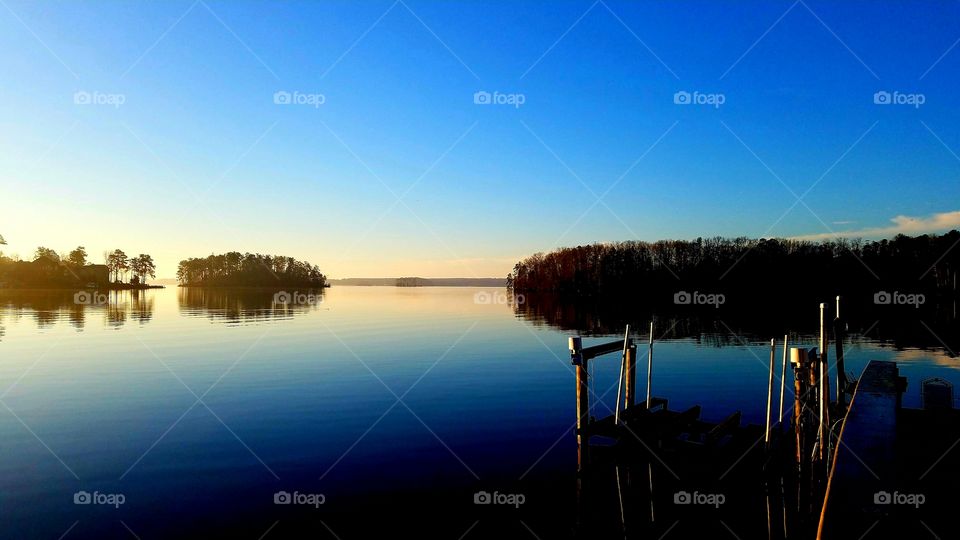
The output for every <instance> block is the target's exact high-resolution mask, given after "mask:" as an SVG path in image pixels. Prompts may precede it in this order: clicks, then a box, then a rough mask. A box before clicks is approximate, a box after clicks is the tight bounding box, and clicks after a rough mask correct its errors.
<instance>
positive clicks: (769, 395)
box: [763, 339, 777, 450]
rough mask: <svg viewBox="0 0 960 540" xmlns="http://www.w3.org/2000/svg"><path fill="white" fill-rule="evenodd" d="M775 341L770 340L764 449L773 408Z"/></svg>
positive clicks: (767, 442) (767, 443) (766, 443)
mask: <svg viewBox="0 0 960 540" xmlns="http://www.w3.org/2000/svg"><path fill="white" fill-rule="evenodd" d="M776 346H777V340H776V339H770V377H769V379H768V380H767V427H766V431H764V435H763V444H764V447H765V448H766V449H767V450H769V449H770V409H771V407H773V365H774V363H775V361H774V351H775V350H776Z"/></svg>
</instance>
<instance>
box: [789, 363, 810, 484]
mask: <svg viewBox="0 0 960 540" xmlns="http://www.w3.org/2000/svg"><path fill="white" fill-rule="evenodd" d="M790 363H791V364H792V365H793V395H794V403H793V427H794V431H795V432H796V436H797V465H798V466H799V465H801V464H802V463H803V447H804V444H805V442H806V441H805V437H804V433H803V432H804V426H803V409H804V394H805V393H806V386H807V385H806V381H807V379H806V375H807V373H806V351H804V350H803V349H800V348H798V347H793V348H792V349H790Z"/></svg>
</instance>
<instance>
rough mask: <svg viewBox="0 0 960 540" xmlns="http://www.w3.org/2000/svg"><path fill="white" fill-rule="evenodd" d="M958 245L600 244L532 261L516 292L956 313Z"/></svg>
mask: <svg viewBox="0 0 960 540" xmlns="http://www.w3.org/2000/svg"><path fill="white" fill-rule="evenodd" d="M958 243H960V232H958V231H956V230H953V231H950V232H948V233H945V234H942V235H921V236H916V237H910V236H906V235H902V234H901V235H897V236H896V237H894V238H892V239H883V240H876V241H863V240H860V239H856V240H846V239H836V240H825V241H820V242H813V241H805V240H794V239H782V238H771V239H750V238H743V237H741V238H721V237H716V238H697V239H696V240H661V241H658V242H639V241H628V242H617V243H605V244H599V243H598V244H592V245H586V246H577V247H570V248H561V249H557V250H555V251H552V252H550V253H547V254H544V253H536V254H534V255H531V256H530V257H527V258H525V259H523V260H521V261H519V262H518V263H516V265H515V266H514V268H513V271H512V272H510V273H509V274H508V275H507V286H508V288H509V289H511V290H512V291H514V292H516V293H524V294H526V295H527V296H528V297H530V295H533V294H547V295H552V296H555V297H558V298H562V297H566V298H575V297H576V298H580V299H584V298H586V299H594V300H603V299H616V300H617V301H626V300H630V299H634V298H636V299H642V300H643V301H644V302H645V303H646V304H653V305H662V304H676V303H682V302H678V301H675V298H674V295H678V294H680V295H681V296H684V297H685V295H686V294H688V293H693V292H694V291H700V292H703V293H709V294H724V295H725V297H726V301H727V303H728V305H729V304H731V303H740V304H741V305H748V304H749V305H753V306H759V305H769V300H770V299H771V298H778V299H779V302H781V303H783V302H785V301H787V300H788V299H796V298H818V299H820V301H824V299H827V300H829V299H832V298H834V296H836V295H843V296H846V297H848V298H849V299H850V300H851V301H854V302H856V303H859V304H861V305H868V304H869V305H874V304H880V303H883V301H884V300H885V299H886V298H887V297H888V296H889V295H891V294H894V293H897V294H901V293H902V294H912V295H924V298H925V301H926V306H925V307H926V308H930V307H932V306H934V305H936V304H937V303H939V304H940V305H941V306H947V307H950V306H951V305H952V304H953V302H955V300H956V297H957V273H958V269H960V247H958V246H957V245H958ZM875 296H876V301H875V300H874V298H875ZM784 305H785V304H784ZM707 307H710V306H707ZM918 307H919V306H918ZM911 309H912V308H911Z"/></svg>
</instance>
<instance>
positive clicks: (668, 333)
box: [511, 294, 960, 358]
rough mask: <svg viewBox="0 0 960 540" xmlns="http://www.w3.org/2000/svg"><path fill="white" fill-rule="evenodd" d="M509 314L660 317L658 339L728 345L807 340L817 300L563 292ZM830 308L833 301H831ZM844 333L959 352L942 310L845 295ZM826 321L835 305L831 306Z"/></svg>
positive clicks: (606, 329)
mask: <svg viewBox="0 0 960 540" xmlns="http://www.w3.org/2000/svg"><path fill="white" fill-rule="evenodd" d="M511 305H512V308H513V311H514V315H515V316H516V317H517V318H519V319H522V320H526V321H529V322H531V323H533V324H534V325H537V326H549V327H552V328H557V329H560V330H563V331H565V332H570V333H578V334H581V335H584V336H614V335H620V334H622V333H623V330H624V328H625V326H626V325H627V324H630V326H631V328H633V329H634V330H635V331H637V332H638V333H640V334H645V333H646V331H645V330H646V328H647V325H649V323H650V320H651V319H655V320H656V321H657V326H656V327H657V329H656V331H655V335H656V339H658V340H664V339H690V340H693V341H694V342H696V343H697V344H702V345H714V346H718V347H720V346H728V345H740V344H742V343H743V342H744V341H747V342H764V341H766V340H769V339H770V338H771V337H781V336H783V334H784V333H786V332H788V331H789V333H790V334H791V336H796V337H799V338H801V339H806V340H811V339H812V338H814V337H815V336H816V335H817V333H818V332H819V330H818V320H819V301H818V300H816V299H806V300H796V301H793V302H790V303H768V304H765V305H763V306H756V305H750V306H745V305H735V304H734V305H724V306H721V307H711V306H687V305H680V306H669V305H667V306H665V305H657V306H656V307H653V306H651V305H649V304H646V303H644V301H643V299H623V300H622V301H615V300H599V299H590V298H567V297H562V296H559V295H553V294H528V295H525V296H524V298H523V301H522V302H514V303H512V304H511ZM830 308H831V309H832V308H833V304H832V303H831V304H830ZM841 309H842V310H843V313H844V319H845V321H846V326H847V331H846V336H847V337H848V338H849V339H851V340H853V341H855V342H856V341H864V342H871V343H876V344H878V345H880V346H881V347H883V346H891V347H894V348H896V349H904V348H920V349H932V350H945V351H946V354H947V355H948V356H949V357H950V358H956V357H957V351H960V320H958V319H957V318H956V317H955V315H952V314H950V313H946V314H945V313H943V312H931V311H928V312H923V311H918V310H915V309H911V308H901V309H897V308H896V307H894V308H891V306H885V305H881V306H877V305H872V304H867V303H864V302H859V303H855V302H852V301H846V300H844V302H843V305H842V306H841ZM828 313H829V315H828V316H829V318H830V320H832V319H833V314H832V311H830V312H828Z"/></svg>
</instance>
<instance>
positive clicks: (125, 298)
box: [0, 290, 154, 339]
mask: <svg viewBox="0 0 960 540" xmlns="http://www.w3.org/2000/svg"><path fill="white" fill-rule="evenodd" d="M153 313H154V297H153V294H152V293H151V292H150V291H138V290H124V291H93V290H84V291H71V290H5V291H2V292H0V339H2V338H3V336H4V333H5V332H4V328H3V323H4V321H5V320H11V321H18V320H20V319H21V318H24V317H29V318H32V319H33V320H34V322H35V323H36V325H37V327H38V328H40V329H48V328H52V327H54V326H56V325H57V323H59V322H61V321H66V322H67V323H69V324H70V325H71V326H73V327H74V328H76V329H77V331H82V330H83V329H84V328H85V327H86V326H87V323H88V322H91V321H92V322H96V321H99V322H101V323H102V324H103V325H104V326H109V327H115V328H118V327H121V326H123V325H124V324H126V323H127V322H128V320H132V321H134V322H137V323H139V324H145V323H147V322H149V321H150V320H152V319H153Z"/></svg>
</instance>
